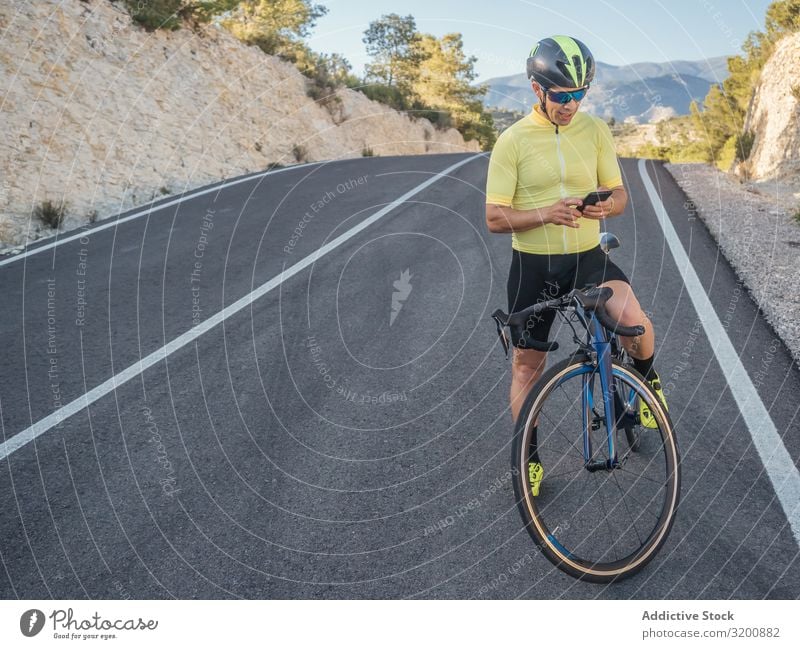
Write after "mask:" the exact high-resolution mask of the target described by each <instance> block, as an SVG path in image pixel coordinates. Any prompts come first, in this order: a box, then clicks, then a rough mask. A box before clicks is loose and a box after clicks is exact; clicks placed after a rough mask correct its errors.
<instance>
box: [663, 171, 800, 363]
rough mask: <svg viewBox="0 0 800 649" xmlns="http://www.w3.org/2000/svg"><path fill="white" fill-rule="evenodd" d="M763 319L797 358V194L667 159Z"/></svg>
mask: <svg viewBox="0 0 800 649" xmlns="http://www.w3.org/2000/svg"><path fill="white" fill-rule="evenodd" d="M666 168H667V170H668V171H669V172H670V173H671V174H672V176H673V177H674V178H675V180H676V181H677V183H678V184H679V185H680V186H681V188H682V189H683V191H684V192H685V193H686V195H687V197H688V198H689V200H690V201H691V203H693V205H688V206H687V209H692V208H694V209H695V210H696V211H697V215H698V216H699V217H700V218H701V219H702V220H703V222H704V223H705V224H706V226H707V227H708V229H709V231H710V232H711V234H712V235H713V237H714V238H715V239H716V240H717V243H718V244H719V246H720V249H721V250H722V253H723V254H724V255H725V257H726V258H727V259H728V261H729V262H730V263H731V265H732V266H733V268H734V270H735V271H736V274H737V275H738V276H739V279H741V280H742V282H743V283H744V285H745V286H746V287H747V289H748V291H749V292H750V294H751V295H752V296H753V299H754V300H755V302H756V304H758V306H759V307H760V308H761V311H762V312H763V313H764V316H765V317H766V319H767V322H769V323H770V325H772V327H773V328H774V329H775V332H776V333H777V335H778V336H779V337H780V338H781V339H782V340H783V342H784V343H785V344H786V346H787V347H788V348H789V350H790V352H791V353H792V356H793V357H794V358H795V361H797V362H798V363H800V264H798V257H800V223H798V221H797V220H795V218H794V214H796V213H797V211H798V198H799V197H800V193H798V192H797V187H793V186H792V185H791V184H787V183H778V182H771V183H769V182H762V183H753V182H750V183H745V182H740V181H739V180H738V179H737V178H736V177H735V176H733V175H731V174H726V173H724V172H721V171H719V170H718V169H716V168H715V167H712V166H710V165H705V164H667V165H666Z"/></svg>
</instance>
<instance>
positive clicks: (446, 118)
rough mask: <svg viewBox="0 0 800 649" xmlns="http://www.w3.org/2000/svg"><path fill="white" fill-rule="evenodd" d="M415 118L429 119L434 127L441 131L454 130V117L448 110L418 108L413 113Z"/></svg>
mask: <svg viewBox="0 0 800 649" xmlns="http://www.w3.org/2000/svg"><path fill="white" fill-rule="evenodd" d="M412 114H413V116H414V117H417V118H420V119H427V120H428V121H429V122H430V123H431V124H433V126H434V127H435V128H437V129H439V130H440V131H446V130H447V129H448V128H453V116H452V115H451V114H450V112H449V111H446V110H435V109H432V108H417V109H416V110H414V111H413V113H412Z"/></svg>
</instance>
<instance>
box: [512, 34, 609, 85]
mask: <svg viewBox="0 0 800 649" xmlns="http://www.w3.org/2000/svg"><path fill="white" fill-rule="evenodd" d="M527 71H528V79H533V80H534V81H536V83H538V84H539V85H540V86H542V87H544V88H553V87H554V86H559V87H561V88H583V87H584V86H588V85H589V84H590V83H591V81H592V79H594V57H593V56H592V53H591V52H590V51H589V48H588V47H586V45H584V44H583V43H581V41H579V40H578V39H577V38H572V37H571V36H551V37H550V38H544V39H542V40H540V41H539V42H538V43H536V45H535V46H534V47H533V49H532V50H531V53H530V55H529V56H528V65H527Z"/></svg>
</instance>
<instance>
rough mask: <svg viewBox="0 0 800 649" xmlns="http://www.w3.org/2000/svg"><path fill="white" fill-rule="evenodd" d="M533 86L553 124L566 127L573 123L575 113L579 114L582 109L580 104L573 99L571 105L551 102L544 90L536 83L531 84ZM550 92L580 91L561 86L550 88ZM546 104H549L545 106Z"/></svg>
mask: <svg viewBox="0 0 800 649" xmlns="http://www.w3.org/2000/svg"><path fill="white" fill-rule="evenodd" d="M531 86H532V88H533V91H534V92H535V93H536V96H537V97H538V98H539V102H540V103H541V104H542V106H545V107H546V108H547V114H548V115H549V116H550V119H551V120H552V121H553V122H555V123H556V124H558V125H559V126H566V125H567V124H569V123H570V122H571V121H572V118H573V117H574V116H575V113H577V112H578V109H579V108H580V102H577V101H575V100H574V99H572V100H571V101H570V102H569V103H566V104H559V103H558V102H555V101H551V100H550V98H549V97H548V96H547V93H546V92H545V91H544V89H543V88H542V87H541V86H540V85H539V84H538V83H536V82H535V81H532V82H531ZM548 90H549V91H550V92H570V91H572V90H578V88H562V87H561V86H553V87H552V88H548ZM545 102H547V103H546V104H545Z"/></svg>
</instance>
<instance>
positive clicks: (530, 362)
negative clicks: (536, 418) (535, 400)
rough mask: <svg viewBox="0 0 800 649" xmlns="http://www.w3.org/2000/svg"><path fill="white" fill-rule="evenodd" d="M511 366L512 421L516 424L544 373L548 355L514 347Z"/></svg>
mask: <svg viewBox="0 0 800 649" xmlns="http://www.w3.org/2000/svg"><path fill="white" fill-rule="evenodd" d="M512 349H513V357H512V364H511V419H512V420H513V421H514V422H516V421H517V417H519V411H520V409H521V408H522V404H523V403H524V402H525V397H527V396H528V392H530V389H531V387H533V384H534V383H536V381H538V380H539V377H540V376H541V375H542V374H543V373H544V368H545V365H546V364H547V353H546V352H539V351H536V350H535V349H520V348H519V347H513V348H512Z"/></svg>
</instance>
